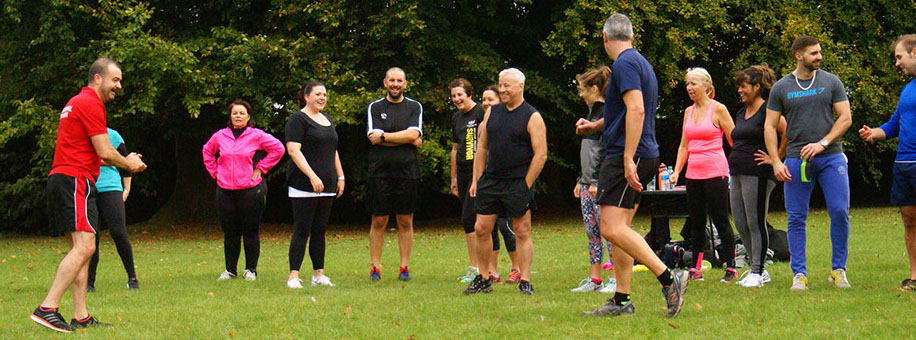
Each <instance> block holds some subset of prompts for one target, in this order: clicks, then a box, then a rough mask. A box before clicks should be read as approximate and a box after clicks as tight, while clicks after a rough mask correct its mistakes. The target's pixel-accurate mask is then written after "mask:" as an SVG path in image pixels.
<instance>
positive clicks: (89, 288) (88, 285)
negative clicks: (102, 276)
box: [86, 283, 95, 293]
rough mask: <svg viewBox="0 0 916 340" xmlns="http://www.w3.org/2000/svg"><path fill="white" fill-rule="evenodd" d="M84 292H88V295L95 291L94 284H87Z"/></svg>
mask: <svg viewBox="0 0 916 340" xmlns="http://www.w3.org/2000/svg"><path fill="white" fill-rule="evenodd" d="M86 291H87V292H89V293H92V292H94V291H95V284H94V283H87V284H86Z"/></svg>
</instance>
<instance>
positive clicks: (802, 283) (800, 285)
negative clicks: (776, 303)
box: [789, 273, 808, 290]
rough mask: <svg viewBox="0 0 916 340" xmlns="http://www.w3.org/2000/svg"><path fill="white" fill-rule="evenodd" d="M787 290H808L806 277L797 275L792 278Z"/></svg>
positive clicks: (800, 274)
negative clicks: (790, 285)
mask: <svg viewBox="0 0 916 340" xmlns="http://www.w3.org/2000/svg"><path fill="white" fill-rule="evenodd" d="M789 290H808V277H807V276H805V274H802V273H798V274H795V276H794V277H792V287H789Z"/></svg>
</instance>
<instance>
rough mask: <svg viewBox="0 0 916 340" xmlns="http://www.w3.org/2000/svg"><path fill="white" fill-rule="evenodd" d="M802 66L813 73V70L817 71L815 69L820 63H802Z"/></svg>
mask: <svg viewBox="0 0 916 340" xmlns="http://www.w3.org/2000/svg"><path fill="white" fill-rule="evenodd" d="M802 65H803V66H805V68H807V69H808V70H809V71H814V70H817V69H818V68H819V67H820V65H821V63H820V62H818V63H817V64H816V65H815V63H814V62H813V61H812V62H807V61H805V62H803V63H802Z"/></svg>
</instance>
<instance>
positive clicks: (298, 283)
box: [286, 277, 302, 289]
mask: <svg viewBox="0 0 916 340" xmlns="http://www.w3.org/2000/svg"><path fill="white" fill-rule="evenodd" d="M286 286H287V287H289V288H292V289H302V279H300V278H298V277H297V278H295V279H292V280H289V281H286Z"/></svg>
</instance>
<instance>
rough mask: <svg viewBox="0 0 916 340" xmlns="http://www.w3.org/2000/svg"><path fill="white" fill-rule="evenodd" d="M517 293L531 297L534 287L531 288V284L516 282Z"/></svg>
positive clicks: (523, 281)
mask: <svg viewBox="0 0 916 340" xmlns="http://www.w3.org/2000/svg"><path fill="white" fill-rule="evenodd" d="M518 291H519V292H522V294H528V295H531V294H534V287H533V286H531V282H529V281H525V280H521V281H519V282H518Z"/></svg>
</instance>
